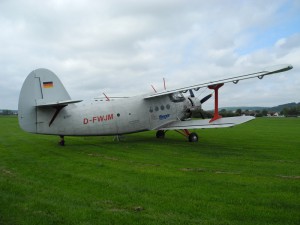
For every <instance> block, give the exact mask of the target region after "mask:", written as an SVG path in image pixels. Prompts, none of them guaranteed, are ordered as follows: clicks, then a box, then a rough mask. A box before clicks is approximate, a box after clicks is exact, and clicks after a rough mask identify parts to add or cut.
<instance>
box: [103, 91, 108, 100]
mask: <svg viewBox="0 0 300 225" xmlns="http://www.w3.org/2000/svg"><path fill="white" fill-rule="evenodd" d="M103 95H104V96H105V98H106V101H110V99H109V97H107V95H106V94H105V93H104V92H103Z"/></svg>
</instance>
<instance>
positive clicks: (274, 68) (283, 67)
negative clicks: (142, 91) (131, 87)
mask: <svg viewBox="0 0 300 225" xmlns="http://www.w3.org/2000/svg"><path fill="white" fill-rule="evenodd" d="M292 68H293V66H292V65H290V64H284V65H278V66H272V67H268V68H265V69H263V70H261V71H259V72H255V73H249V74H245V75H240V76H236V77H231V78H226V79H221V80H216V81H211V82H206V83H202V84H197V85H193V86H189V87H184V88H178V89H173V90H169V91H161V92H157V93H154V94H151V95H149V96H146V97H145V99H149V98H154V97H157V96H162V95H167V94H171V93H174V92H186V91H188V90H191V89H196V90H198V89H199V88H202V87H207V86H210V85H216V84H222V83H223V84H224V83H229V82H233V83H235V84H236V83H238V82H239V81H240V80H246V79H250V78H254V77H258V78H259V79H262V78H263V77H264V76H267V75H271V74H274V73H280V72H284V71H287V70H290V69H292Z"/></svg>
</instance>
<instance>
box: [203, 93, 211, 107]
mask: <svg viewBox="0 0 300 225" xmlns="http://www.w3.org/2000/svg"><path fill="white" fill-rule="evenodd" d="M211 96H212V94H209V95H207V96H205V97H204V98H202V99H201V100H200V103H201V105H202V104H203V103H204V102H206V101H207V100H208V99H210V98H211Z"/></svg>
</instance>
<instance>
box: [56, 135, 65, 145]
mask: <svg viewBox="0 0 300 225" xmlns="http://www.w3.org/2000/svg"><path fill="white" fill-rule="evenodd" d="M59 137H60V141H59V142H58V144H59V145H61V146H65V136H63V135H59Z"/></svg>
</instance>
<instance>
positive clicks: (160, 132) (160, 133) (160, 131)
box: [156, 130, 165, 138]
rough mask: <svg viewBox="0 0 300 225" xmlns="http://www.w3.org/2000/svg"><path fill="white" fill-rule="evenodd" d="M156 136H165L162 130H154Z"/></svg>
mask: <svg viewBox="0 0 300 225" xmlns="http://www.w3.org/2000/svg"><path fill="white" fill-rule="evenodd" d="M156 137H157V138H165V132H164V131H163V130H158V131H157V132H156Z"/></svg>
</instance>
